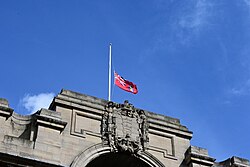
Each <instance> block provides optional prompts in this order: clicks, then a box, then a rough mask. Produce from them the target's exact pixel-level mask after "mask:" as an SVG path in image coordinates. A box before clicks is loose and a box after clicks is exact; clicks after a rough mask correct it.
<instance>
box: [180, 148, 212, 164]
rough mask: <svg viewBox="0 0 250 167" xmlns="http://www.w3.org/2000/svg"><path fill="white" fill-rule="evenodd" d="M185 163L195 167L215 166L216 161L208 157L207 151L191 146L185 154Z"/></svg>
mask: <svg viewBox="0 0 250 167" xmlns="http://www.w3.org/2000/svg"><path fill="white" fill-rule="evenodd" d="M185 162H186V164H187V165H188V166H193V164H199V165H204V166H213V164H214V162H215V159H214V158H212V157H210V156H209V155H208V152H207V150H206V149H203V148H200V147H195V146H190V147H189V149H188V150H187V151H186V154H185Z"/></svg>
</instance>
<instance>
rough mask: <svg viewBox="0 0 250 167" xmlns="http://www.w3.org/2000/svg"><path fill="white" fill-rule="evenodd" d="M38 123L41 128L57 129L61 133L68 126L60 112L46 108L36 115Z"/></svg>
mask: <svg viewBox="0 0 250 167" xmlns="http://www.w3.org/2000/svg"><path fill="white" fill-rule="evenodd" d="M36 122H37V124H38V125H40V126H45V127H49V128H52V129H56V130H59V131H60V132H62V131H63V129H64V128H65V126H66V125H67V122H65V121H62V119H61V113H60V112H55V111H50V110H47V109H44V108H43V109H41V110H40V111H39V112H38V113H37V114H36Z"/></svg>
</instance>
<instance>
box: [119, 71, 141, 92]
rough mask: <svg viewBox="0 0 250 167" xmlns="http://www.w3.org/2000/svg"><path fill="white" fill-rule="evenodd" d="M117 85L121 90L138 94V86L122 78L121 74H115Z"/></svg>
mask: <svg viewBox="0 0 250 167" xmlns="http://www.w3.org/2000/svg"><path fill="white" fill-rule="evenodd" d="M115 85H116V86H118V87H119V88H121V89H122V90H125V91H127V92H130V93H133V94H137V93H138V89H137V86H136V85H135V84H134V83H133V82H130V81H128V80H126V79H124V78H123V77H121V76H120V75H119V74H117V73H116V72H115Z"/></svg>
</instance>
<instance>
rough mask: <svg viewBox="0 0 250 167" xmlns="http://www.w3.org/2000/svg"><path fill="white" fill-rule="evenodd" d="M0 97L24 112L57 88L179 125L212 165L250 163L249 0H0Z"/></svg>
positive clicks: (44, 103)
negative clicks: (115, 81)
mask: <svg viewBox="0 0 250 167" xmlns="http://www.w3.org/2000/svg"><path fill="white" fill-rule="evenodd" d="M0 20H1V23H0V24H1V26H0V58H1V71H2V72H1V81H0V97H3V98H6V99H8V100H9V103H10V106H11V107H12V108H14V109H15V111H16V112H18V113H23V114H29V113H31V112H33V111H34V110H37V108H39V107H40V106H41V105H47V103H48V100H49V101H50V99H51V98H52V97H53V96H55V95H56V94H58V93H59V92H60V90H61V89H62V88H64V89H69V90H73V91H76V92H80V93H84V94H88V95H92V96H96V97H99V98H104V99H107V92H108V91H107V89H108V45H109V43H110V42H112V44H113V45H112V52H113V67H114V69H115V70H116V71H117V72H118V73H119V74H120V75H122V76H123V77H124V78H126V79H128V80H130V81H133V82H134V83H136V84H137V87H138V89H139V93H138V94H137V95H133V94H130V93H127V92H124V91H122V90H120V89H119V88H116V87H114V88H113V96H112V99H113V101H116V102H119V103H122V102H123V101H124V100H125V99H128V100H129V101H130V102H131V103H133V104H134V105H135V106H136V107H138V108H142V109H145V110H149V111H152V112H156V113H160V114H164V115H167V116H171V117H175V118H179V119H180V120H181V123H182V124H183V125H185V126H187V127H188V128H189V129H190V130H191V131H193V132H194V135H193V139H192V141H191V144H192V145H195V146H200V147H204V148H207V149H208V151H209V154H210V155H211V156H212V157H215V158H216V159H217V161H221V160H224V159H227V158H229V157H231V156H233V155H236V156H240V157H243V158H247V159H250V151H249V148H250V144H249V141H250V133H249V128H250V121H249V120H250V113H249V112H250V103H249V102H250V0H231V1H228V0H219V1H218V0H209V1H208V0H182V1H178V0H143V1H128V0H121V1H116V0H106V1H101V0H93V1H80V0H73V1H63V0H60V1H59V0H54V1H52V0H36V1H33V0H26V1H19V0H16V1H15V0H9V1H1V2H0Z"/></svg>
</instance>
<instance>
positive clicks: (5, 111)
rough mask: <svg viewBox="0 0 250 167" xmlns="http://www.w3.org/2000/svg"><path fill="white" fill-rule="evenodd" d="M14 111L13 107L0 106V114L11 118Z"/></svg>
mask: <svg viewBox="0 0 250 167" xmlns="http://www.w3.org/2000/svg"><path fill="white" fill-rule="evenodd" d="M13 111H14V110H13V109H12V108H9V107H6V106H0V116H3V117H6V118H9V117H10V116H11V115H12V113H13Z"/></svg>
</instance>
